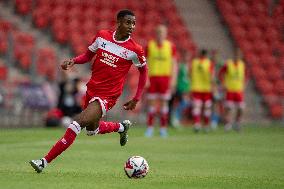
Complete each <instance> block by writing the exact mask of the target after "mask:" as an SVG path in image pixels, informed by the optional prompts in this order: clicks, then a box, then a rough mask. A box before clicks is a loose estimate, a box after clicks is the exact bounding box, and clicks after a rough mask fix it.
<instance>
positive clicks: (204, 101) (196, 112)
mask: <svg viewBox="0 0 284 189" xmlns="http://www.w3.org/2000/svg"><path fill="white" fill-rule="evenodd" d="M207 54H208V53H207V50H204V49H203V50H201V51H200V55H199V57H197V58H194V59H193V60H192V63H191V84H192V85H191V96H192V100H193V112H192V113H193V122H194V131H195V132H198V131H200V129H201V128H202V125H201V116H202V115H203V117H204V129H205V131H209V122H210V117H211V109H212V91H213V87H214V78H213V77H214V67H213V63H212V61H211V60H210V59H209V58H208V57H207ZM202 110H203V111H202Z"/></svg>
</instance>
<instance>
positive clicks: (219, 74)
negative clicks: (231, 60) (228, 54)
mask: <svg viewBox="0 0 284 189" xmlns="http://www.w3.org/2000/svg"><path fill="white" fill-rule="evenodd" d="M226 72H227V64H224V65H223V66H222V67H221V69H220V70H219V73H218V79H219V80H220V81H221V82H223V80H224V75H225V73H226Z"/></svg>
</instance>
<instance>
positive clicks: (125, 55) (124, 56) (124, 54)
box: [120, 50, 128, 59]
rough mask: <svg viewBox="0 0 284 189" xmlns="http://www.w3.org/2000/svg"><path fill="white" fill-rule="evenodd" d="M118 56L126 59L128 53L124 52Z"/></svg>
mask: <svg viewBox="0 0 284 189" xmlns="http://www.w3.org/2000/svg"><path fill="white" fill-rule="evenodd" d="M120 55H121V56H122V57H123V58H125V59H127V55H128V51H127V50H125V51H123V52H121V53H120Z"/></svg>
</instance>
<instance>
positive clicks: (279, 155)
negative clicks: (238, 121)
mask: <svg viewBox="0 0 284 189" xmlns="http://www.w3.org/2000/svg"><path fill="white" fill-rule="evenodd" d="M143 132H144V128H141V127H140V128H132V129H131V130H130V131H129V135H130V138H129V142H128V144H127V145H126V146H125V147H120V145H119V136H118V134H116V133H113V134H107V135H101V136H95V137H88V136H86V135H85V133H84V132H83V133H81V134H80V136H79V137H78V138H77V140H76V141H75V143H74V144H73V146H72V147H71V148H69V149H68V150H67V151H65V152H64V153H63V154H62V155H61V156H60V157H59V158H57V159H56V160H55V161H54V162H53V163H52V164H50V165H49V166H48V167H47V168H46V169H45V170H44V172H42V173H41V174H38V173H36V172H34V171H33V169H32V168H31V166H30V165H29V164H28V161H29V160H30V159H34V158H40V157H42V155H44V154H45V153H46V152H47V151H48V150H49V149H50V147H51V146H52V145H53V144H54V142H55V141H56V140H57V139H58V138H59V137H61V135H62V134H63V133H64V130H63V129H44V128H41V129H10V130H9V129H8V130H6V129H5V130H3V129H2V130H0V188H3V189H10V188H11V189H19V188H20V189H26V188H27V189H33V188H36V189H42V188H50V189H65V188H66V189H70V188H71V189H75V188H83V189H87V188H90V189H95V188H98V189H105V188H106V189H114V188H120V189H127V188H139V189H140V188H141V189H166V188H169V189H183V188H191V189H193V188H208V189H215V188H216V189H220V188H229V189H234V188H242V189H243V188H249V189H253V188H255V189H261V188H263V189H268V188H272V189H277V188H279V189H280V188H281V189H283V188H284V128H283V127H280V126H271V127H256V126H248V127H246V128H245V129H244V130H243V132H242V133H240V134H238V133H235V132H230V133H224V132H223V131H222V129H219V130H218V131H216V132H212V133H208V134H205V133H199V134H194V133H193V132H192V130H191V129H190V128H184V129H182V130H173V129H170V136H169V137H168V138H167V139H162V138H160V137H159V136H158V135H156V136H155V137H153V138H150V139H148V138H145V137H143ZM132 155H140V156H143V157H145V159H146V160H147V161H148V163H149V166H150V172H149V174H148V175H147V176H146V177H145V178H144V179H139V180H138V179H137V180H135V179H129V178H127V177H126V175H125V174H124V171H123V165H124V162H125V161H126V160H127V158H128V157H130V156H132Z"/></svg>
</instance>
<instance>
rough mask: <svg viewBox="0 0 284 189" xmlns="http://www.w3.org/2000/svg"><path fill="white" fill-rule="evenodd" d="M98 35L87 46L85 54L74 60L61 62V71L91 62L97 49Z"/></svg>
mask: <svg viewBox="0 0 284 189" xmlns="http://www.w3.org/2000/svg"><path fill="white" fill-rule="evenodd" d="M99 35H100V32H98V34H97V35H96V37H95V38H94V39H93V40H92V43H91V44H90V45H89V47H88V50H87V51H86V52H85V53H83V54H81V55H79V56H77V57H75V58H72V59H69V60H65V61H63V63H62V64H61V68H62V69H63V70H68V69H70V68H71V67H73V66H74V64H84V63H86V62H89V61H91V60H92V58H93V57H94V56H95V54H96V51H97V49H98V42H97V38H98V36H99Z"/></svg>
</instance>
